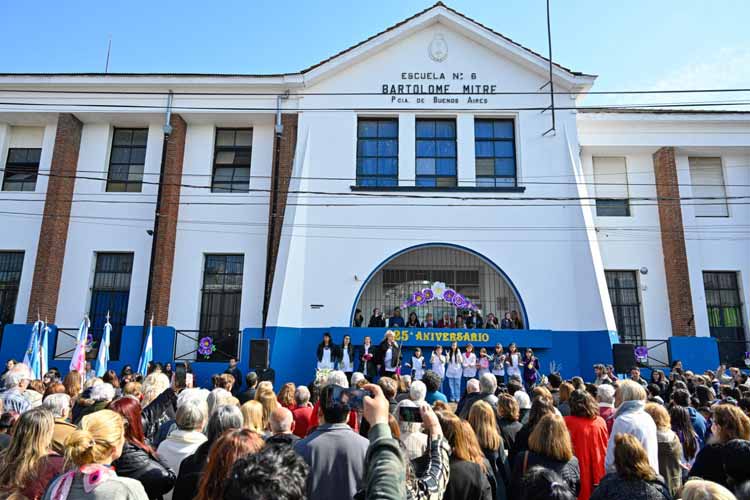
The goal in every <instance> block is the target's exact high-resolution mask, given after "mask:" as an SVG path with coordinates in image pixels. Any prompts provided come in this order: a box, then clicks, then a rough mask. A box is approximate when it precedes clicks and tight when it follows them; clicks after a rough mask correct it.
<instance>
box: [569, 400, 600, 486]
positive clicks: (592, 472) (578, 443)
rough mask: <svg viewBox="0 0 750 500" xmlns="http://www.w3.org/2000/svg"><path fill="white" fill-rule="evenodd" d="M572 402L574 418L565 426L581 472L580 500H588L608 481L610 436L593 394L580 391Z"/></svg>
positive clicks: (571, 414) (571, 411)
mask: <svg viewBox="0 0 750 500" xmlns="http://www.w3.org/2000/svg"><path fill="white" fill-rule="evenodd" d="M568 402H569V403H570V416H569V417H565V425H566V426H567V427H568V432H569V433H570V440H571V441H572V443H573V453H574V454H575V456H576V458H578V465H579V467H580V470H581V489H580V491H579V493H578V500H588V498H589V497H590V496H591V493H592V492H593V491H594V487H595V486H596V485H597V484H599V481H601V479H602V477H604V473H605V470H604V459H605V457H606V455H607V441H608V440H609V433H608V432H607V424H605V423H604V419H603V418H602V417H600V416H599V406H598V405H597V403H596V401H595V400H594V398H593V397H591V395H590V394H589V393H587V392H586V391H582V390H580V389H579V390H576V391H573V392H572V393H571V395H570V398H569V399H568Z"/></svg>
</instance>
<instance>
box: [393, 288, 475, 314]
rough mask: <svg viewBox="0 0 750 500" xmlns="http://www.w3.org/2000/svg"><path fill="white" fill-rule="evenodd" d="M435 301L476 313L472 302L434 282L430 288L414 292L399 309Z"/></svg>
mask: <svg viewBox="0 0 750 500" xmlns="http://www.w3.org/2000/svg"><path fill="white" fill-rule="evenodd" d="M435 299H442V300H443V301H444V302H446V303H448V304H450V305H452V306H455V307H456V308H457V309H468V310H470V311H476V310H477V309H478V307H477V306H476V304H474V303H473V302H472V301H470V300H469V299H467V298H466V297H464V296H463V295H461V294H460V293H457V292H456V291H455V290H453V289H451V288H446V287H445V283H443V282H440V281H436V282H435V283H433V284H432V286H431V287H430V288H425V289H423V290H421V291H416V292H414V293H413V294H412V295H411V297H409V298H408V299H407V300H405V301H404V302H403V303H402V304H401V309H406V308H408V307H418V306H423V305H425V304H427V303H428V302H432V301H433V300H435Z"/></svg>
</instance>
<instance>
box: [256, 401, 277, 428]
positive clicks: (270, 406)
mask: <svg viewBox="0 0 750 500" xmlns="http://www.w3.org/2000/svg"><path fill="white" fill-rule="evenodd" d="M258 402H259V403H260V404H261V406H262V407H263V432H269V431H270V430H271V424H270V423H269V422H270V420H271V412H273V411H274V410H275V409H276V408H278V407H279V402H278V401H276V395H275V394H274V393H273V392H264V393H263V394H261V395H260V398H259V399H258Z"/></svg>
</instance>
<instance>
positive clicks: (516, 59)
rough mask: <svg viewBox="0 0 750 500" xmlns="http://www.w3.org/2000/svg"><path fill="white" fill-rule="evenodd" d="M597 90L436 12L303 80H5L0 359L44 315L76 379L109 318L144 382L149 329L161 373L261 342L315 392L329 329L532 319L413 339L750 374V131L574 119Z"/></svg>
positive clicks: (280, 369) (565, 361)
mask: <svg viewBox="0 0 750 500" xmlns="http://www.w3.org/2000/svg"><path fill="white" fill-rule="evenodd" d="M550 75H551V77H552V80H553V83H554V89H555V91H556V94H555V108H554V109H555V110H554V114H555V122H554V128H553V127H552V120H551V111H550V110H549V109H547V108H548V107H549V106H550V95H549V93H545V91H544V90H542V91H540V90H539V89H540V88H542V87H545V84H547V83H548V81H549V79H550ZM594 81H595V76H593V75H588V74H584V73H578V72H574V71H572V70H569V69H567V68H564V67H562V66H559V65H557V64H550V63H549V61H548V60H547V59H545V58H544V57H543V56H541V55H539V54H536V53H534V52H532V51H531V50H529V49H526V48H524V47H523V46H521V45H519V44H517V43H516V42H514V41H512V40H510V39H508V38H506V37H504V36H503V35H501V34H499V33H496V32H494V31H492V30H491V29H489V28H487V27H485V26H483V25H481V24H479V23H478V22H476V21H474V20H472V19H469V18H467V17H465V16H463V15H462V14H460V13H458V12H456V11H454V10H452V9H450V8H448V7H446V6H444V5H443V4H436V5H435V6H433V7H431V8H429V9H427V10H425V11H423V12H420V13H418V14H416V15H415V16H413V17H411V18H409V19H407V20H404V21H403V22H401V23H399V24H397V25H395V26H393V27H391V28H389V29H387V30H385V31H383V32H381V33H379V34H377V35H375V36H373V37H371V38H369V39H367V40H365V41H364V42H362V43H360V44H358V45H355V46H353V47H350V48H348V49H346V50H344V51H342V52H340V53H339V54H336V55H334V56H333V57H331V58H329V59H327V60H325V61H322V62H320V63H318V64H316V65H314V66H311V67H310V68H307V69H305V70H303V71H301V72H298V73H290V74H282V75H167V74H56V75H41V74H36V75H15V74H14V75H2V76H0V96H2V102H4V103H9V104H2V105H0V164H1V165H3V176H2V177H3V181H2V182H3V184H2V196H0V226H1V227H2V239H1V240H0V279H1V281H0V313H1V314H2V316H1V317H0V321H2V324H3V325H4V327H3V328H4V332H3V337H2V350H1V351H0V352H2V353H3V355H4V356H5V357H10V356H16V357H20V356H22V355H23V350H24V349H25V347H26V342H27V335H28V334H27V332H28V323H30V322H33V321H35V320H36V319H37V318H41V319H42V320H45V319H46V321H48V322H49V323H51V324H55V325H57V327H58V328H57V332H56V336H55V349H54V351H55V353H54V360H55V362H59V363H61V365H66V362H65V358H66V354H67V357H69V356H70V353H69V352H68V351H70V349H71V346H72V345H73V340H72V339H71V337H70V335H68V334H66V333H65V331H66V329H69V328H76V327H77V325H78V324H79V323H80V321H81V318H82V317H83V316H84V315H88V316H89V318H90V320H91V324H92V332H93V336H94V339H96V337H97V332H100V330H101V328H102V327H103V325H104V322H105V321H106V317H107V315H108V314H109V317H110V322H111V323H112V324H113V327H114V329H113V331H114V340H113V352H112V354H111V357H112V358H113V360H114V361H113V366H116V367H120V366H121V365H124V364H126V363H131V364H135V363H137V357H138V353H139V352H140V345H141V342H142V335H143V328H142V326H143V325H144V324H145V323H147V322H148V321H149V320H150V319H151V318H153V320H154V324H155V325H158V326H160V327H165V328H159V329H158V332H157V343H158V348H157V349H156V351H157V354H156V355H155V358H156V359H157V360H163V361H167V360H175V359H176V360H183V359H184V360H193V361H196V363H195V366H196V367H203V368H201V369H203V370H204V371H206V372H207V373H208V371H210V370H214V371H215V370H216V368H217V367H216V363H221V362H223V360H225V359H226V358H227V357H228V356H230V355H236V356H239V357H240V358H241V362H242V364H243V366H245V367H247V366H248V365H247V363H248V362H249V359H250V340H251V339H259V338H267V339H269V340H270V359H271V365H272V366H273V367H274V368H275V370H276V372H277V377H278V378H279V379H280V380H288V379H294V380H295V381H297V382H302V381H306V380H307V378H309V377H310V376H311V374H312V372H313V370H314V367H315V354H314V353H315V347H316V345H317V343H318V342H319V341H320V337H321V335H322V333H323V332H324V331H331V332H333V334H334V340H335V341H336V342H340V341H341V338H342V337H343V335H345V334H350V335H352V338H353V341H354V343H355V344H359V343H361V340H362V338H363V336H364V335H370V336H372V337H373V339H374V342H376V343H377V342H378V341H379V340H380V338H382V335H383V333H384V329H383V328H372V329H371V328H366V327H367V325H368V323H369V320H370V316H371V315H372V313H373V310H374V309H379V310H380V311H386V312H387V313H389V314H390V313H391V312H392V311H393V309H394V308H396V307H399V308H401V309H402V310H403V311H404V315H405V316H406V315H408V314H409V313H411V312H415V313H416V314H417V316H418V318H419V320H420V321H422V322H423V321H424V320H425V318H426V317H427V314H428V313H429V314H431V315H432V317H433V318H434V320H435V321H437V320H439V319H441V318H442V317H443V315H445V314H447V315H448V316H450V317H451V318H454V317H455V316H456V312H457V311H469V310H476V311H478V312H479V314H480V315H481V316H482V317H483V318H484V319H486V318H487V317H488V315H489V314H490V313H492V314H493V315H495V316H497V317H498V318H502V317H503V316H504V314H505V313H506V312H508V313H511V312H512V313H513V316H514V318H516V319H517V323H516V324H517V326H520V327H521V328H520V329H516V330H494V329H467V328H462V327H461V326H460V325H459V326H458V327H457V328H449V327H445V326H441V327H440V328H438V327H437V325H436V327H435V328H429V327H420V328H399V329H398V336H399V339H400V340H401V341H402V342H403V343H404V345H405V346H407V347H414V346H424V347H427V348H430V346H433V345H436V344H445V343H448V342H450V341H451V340H453V339H455V340H458V341H459V342H460V343H466V342H473V343H474V344H476V345H486V346H494V344H495V343H496V342H502V343H504V344H507V343H508V342H511V341H515V342H517V343H518V344H519V345H520V346H524V347H526V346H529V347H533V348H535V350H537V351H538V352H539V353H540V355H541V357H542V359H543V360H544V361H545V362H550V363H551V362H554V363H555V365H556V366H557V367H559V366H560V365H562V370H563V373H564V374H566V373H568V374H573V373H575V372H579V371H582V370H583V371H584V372H586V370H588V369H589V367H590V364H591V363H593V362H598V361H603V360H604V361H606V360H609V359H611V357H612V352H611V345H612V343H613V342H617V341H618V340H619V341H622V342H627V343H632V344H634V345H645V346H649V347H650V348H651V357H652V360H651V362H652V363H654V364H658V363H662V364H666V362H667V361H668V358H669V356H670V354H671V356H672V357H675V352H671V353H670V352H668V347H667V344H668V342H667V340H668V339H670V338H677V337H693V336H695V337H697V338H702V339H703V342H702V343H700V344H691V345H693V346H696V345H700V346H708V345H714V347H713V349H714V350H715V349H716V347H715V344H711V343H710V339H719V340H721V342H719V344H718V345H719V351H720V352H721V356H722V359H724V360H725V361H728V362H732V363H739V362H741V361H742V360H741V358H742V353H744V352H745V351H747V350H748V349H747V348H746V344H745V339H746V334H747V325H748V310H747V305H746V304H747V302H748V290H749V289H750V281H748V280H749V278H748V275H749V274H750V242H749V240H748V238H747V228H748V227H749V226H748V224H750V207H749V206H748V204H747V202H746V200H747V199H748V196H749V195H750V188H749V187H748V186H750V167H749V165H750V113H732V112H701V111H695V112H690V111H679V112H677V111H655V112H645V111H643V110H624V109H590V108H582V107H581V106H580V101H581V99H582V98H583V97H584V96H585V94H586V92H587V91H588V90H589V89H591V87H592V86H593V84H594ZM165 123H169V125H170V127H169V134H168V135H165V133H164V126H165ZM157 202H158V204H159V206H158V209H157ZM425 290H429V291H428V292H426V294H427V295H426V296H425V294H424V293H423V292H424V291H425ZM443 290H449V291H452V292H454V293H450V292H449V293H448V294H447V295H446V294H444V293H443ZM149 291H150V293H149ZM435 291H437V292H438V293H433V294H432V295H430V293H431V292H435ZM357 310H361V311H362V314H363V316H364V324H363V326H362V327H354V325H355V324H356V323H357V320H356V318H357V315H356V314H355V312H356V311H357ZM448 326H452V325H448ZM453 326H455V325H453ZM205 337H208V338H210V339H211V343H213V344H214V345H215V346H216V347H217V351H215V352H213V353H212V354H210V355H208V356H207V357H206V356H203V355H202V354H201V353H199V352H197V341H198V339H199V338H205ZM670 342H671V341H670ZM670 346H671V344H670ZM671 347H674V346H671ZM19 349H20V351H19ZM115 351H116V352H115ZM696 356H697V357H700V353H698V354H697V355H696ZM709 358H710V356H709V357H708V358H706V359H707V361H706V363H707V364H708V363H713V362H714V360H715V356H714V358H710V359H709ZM543 365H545V366H544V367H543V371H545V372H546V371H547V366H546V363H543Z"/></svg>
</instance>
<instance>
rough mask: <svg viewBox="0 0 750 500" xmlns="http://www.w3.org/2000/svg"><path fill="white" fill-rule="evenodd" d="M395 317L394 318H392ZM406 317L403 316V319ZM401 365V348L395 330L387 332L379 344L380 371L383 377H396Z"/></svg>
mask: <svg viewBox="0 0 750 500" xmlns="http://www.w3.org/2000/svg"><path fill="white" fill-rule="evenodd" d="M391 319H393V318H391ZM403 320H404V318H401V321H403ZM400 366H401V348H400V347H399V345H398V343H397V342H396V339H395V334H394V333H393V331H391V330H388V331H386V332H385V338H384V339H383V341H382V342H381V343H380V345H379V346H378V372H380V376H381V377H391V378H395V375H396V372H397V371H398V368H399V367H400Z"/></svg>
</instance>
